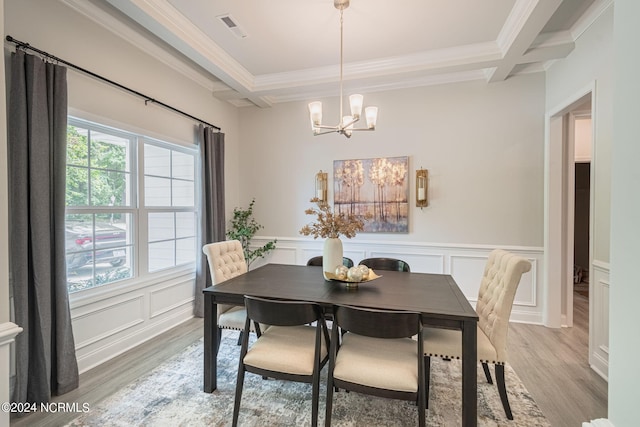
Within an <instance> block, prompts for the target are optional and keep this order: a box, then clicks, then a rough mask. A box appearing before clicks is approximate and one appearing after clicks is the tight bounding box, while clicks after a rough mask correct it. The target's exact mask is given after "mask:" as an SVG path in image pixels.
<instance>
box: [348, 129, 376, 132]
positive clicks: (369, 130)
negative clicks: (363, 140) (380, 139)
mask: <svg viewBox="0 0 640 427" xmlns="http://www.w3.org/2000/svg"><path fill="white" fill-rule="evenodd" d="M349 130H350V131H368V132H371V131H374V130H376V129H375V128H353V129H349Z"/></svg>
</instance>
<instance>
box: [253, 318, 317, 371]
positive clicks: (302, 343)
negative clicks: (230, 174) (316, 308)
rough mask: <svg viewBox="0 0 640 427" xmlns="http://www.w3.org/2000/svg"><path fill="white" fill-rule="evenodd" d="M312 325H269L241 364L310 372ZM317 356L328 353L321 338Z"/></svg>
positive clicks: (313, 361) (313, 346)
mask: <svg viewBox="0 0 640 427" xmlns="http://www.w3.org/2000/svg"><path fill="white" fill-rule="evenodd" d="M315 340H316V327H315V326H271V327H269V328H268V329H267V330H265V331H264V333H263V334H262V335H261V336H260V338H259V339H258V340H257V341H256V342H255V344H253V345H252V346H251V348H249V350H248V351H247V355H246V356H245V357H244V364H245V365H249V366H254V367H256V368H261V369H267V370H270V371H276V372H285V373H289V374H294V375H311V374H313V366H314V364H315V359H314V353H315ZM321 345H322V347H321V349H320V360H323V359H324V358H325V357H326V356H327V352H328V349H327V346H326V344H325V340H324V339H322V340H321Z"/></svg>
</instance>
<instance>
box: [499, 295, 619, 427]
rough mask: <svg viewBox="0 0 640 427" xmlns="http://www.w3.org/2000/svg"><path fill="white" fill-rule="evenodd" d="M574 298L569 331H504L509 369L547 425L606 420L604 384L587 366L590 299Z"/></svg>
mask: <svg viewBox="0 0 640 427" xmlns="http://www.w3.org/2000/svg"><path fill="white" fill-rule="evenodd" d="M573 295H574V310H573V321H574V326H573V327H572V328H561V329H549V328H546V327H544V326H534V325H525V324H519V323H512V324H511V325H510V328H509V362H510V363H511V366H512V367H513V369H514V371H515V372H516V373H517V374H518V376H519V377H520V379H521V380H522V382H523V383H524V385H525V386H526V387H527V389H528V390H529V392H530V393H531V395H532V397H533V399H534V400H535V401H536V403H538V406H539V407H540V409H542V412H544V414H545V415H546V416H547V418H548V419H549V421H550V422H551V425H553V426H559V427H564V426H581V425H582V422H584V421H590V420H593V419H596V418H606V417H607V403H608V391H607V382H606V381H605V380H603V379H602V377H600V376H599V375H598V374H596V373H595V371H593V370H592V369H591V368H590V367H589V360H588V351H589V300H588V299H587V298H585V297H584V296H582V295H580V294H578V293H574V294H573ZM507 387H508V385H507Z"/></svg>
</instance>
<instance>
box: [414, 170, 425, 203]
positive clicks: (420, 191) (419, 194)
mask: <svg viewBox="0 0 640 427" xmlns="http://www.w3.org/2000/svg"><path fill="white" fill-rule="evenodd" d="M427 174H428V172H427V170H426V169H418V170H416V206H418V207H420V208H423V207H425V206H427V204H428V203H427Z"/></svg>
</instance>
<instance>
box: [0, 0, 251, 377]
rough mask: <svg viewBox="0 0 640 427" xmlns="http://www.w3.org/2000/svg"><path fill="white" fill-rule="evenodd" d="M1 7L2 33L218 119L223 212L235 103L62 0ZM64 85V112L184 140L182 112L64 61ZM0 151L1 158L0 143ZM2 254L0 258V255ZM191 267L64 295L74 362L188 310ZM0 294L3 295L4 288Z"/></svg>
mask: <svg viewBox="0 0 640 427" xmlns="http://www.w3.org/2000/svg"><path fill="white" fill-rule="evenodd" d="M79 4H80V5H82V2H79ZM4 12H5V18H6V24H5V34H8V35H11V36H13V37H14V38H16V39H18V40H21V41H24V42H27V43H30V44H31V45H32V46H34V47H36V48H39V49H41V50H44V51H47V52H49V53H51V54H53V55H55V56H58V57H60V58H62V59H64V60H66V61H68V62H71V63H74V64H76V65H78V66H80V67H83V68H86V69H88V70H90V71H93V72H95V73H97V74H101V75H103V76H105V77H107V78H109V79H111V80H114V81H116V82H118V83H120V84H123V85H125V86H129V87H131V88H133V89H135V90H136V91H138V92H141V93H144V94H146V95H148V96H151V97H153V98H155V99H158V100H159V101H162V102H165V103H167V104H170V105H172V106H174V107H176V108H178V109H181V110H184V111H186V112H188V113H190V114H192V115H194V116H196V117H200V118H202V119H203V120H206V121H209V122H211V123H214V124H216V125H218V126H220V127H222V129H223V132H225V133H226V135H227V138H226V158H225V164H226V171H225V172H226V178H227V184H228V185H227V194H228V199H227V206H228V208H229V212H231V211H232V209H233V206H234V205H236V204H237V202H238V185H237V183H236V182H237V180H236V179H235V177H236V176H237V175H238V173H239V172H238V170H239V169H238V167H239V163H238V157H239V149H238V114H237V110H236V108H234V107H232V106H231V105H230V104H228V103H226V102H222V101H219V100H217V99H215V98H214V97H213V95H212V92H211V89H210V88H207V87H206V85H202V84H199V83H196V82H195V81H194V80H191V79H189V78H186V77H185V76H184V75H183V74H181V73H179V72H178V71H176V69H175V68H174V67H176V66H177V65H178V61H177V59H174V60H173V61H167V62H168V63H164V62H161V61H159V60H157V59H154V58H153V57H152V56H150V55H148V54H146V53H145V51H146V49H143V50H141V49H140V48H139V47H136V46H134V45H132V44H131V43H130V42H129V41H127V40H125V39H124V38H121V37H119V36H118V35H116V34H114V32H112V31H110V30H108V29H106V28H105V27H104V26H103V25H102V24H104V25H107V26H112V24H110V23H109V22H107V21H103V22H95V21H92V20H90V19H88V18H87V17H86V16H84V15H83V14H81V13H79V12H77V11H76V10H74V9H72V8H71V7H69V6H68V5H67V4H66V3H65V2H64V1H50V0H7V1H5V7H4ZM116 32H118V31H117V28H116ZM123 35H126V34H123ZM136 42H137V43H144V42H143V41H136ZM147 47H149V46H147ZM149 48H152V46H151V47H149ZM9 50H13V46H9V44H6V45H5V53H6V52H8V51H9ZM68 87H69V108H70V113H72V114H74V115H77V116H79V117H82V118H86V119H89V120H96V121H98V122H100V123H103V124H108V125H113V126H115V127H118V128H122V129H126V130H133V131H139V132H141V133H143V134H145V135H149V136H152V137H157V138H160V139H163V140H166V141H172V142H177V143H183V144H193V141H194V134H195V133H194V127H195V123H194V121H192V120H191V119H188V118H184V117H182V116H180V115H176V114H175V113H172V112H170V111H168V110H166V109H164V108H162V107H160V106H157V105H153V104H150V105H149V106H145V103H144V100H142V99H140V98H138V97H135V96H133V95H130V94H128V93H126V92H124V91H122V90H120V89H117V88H115V87H112V86H111V85H107V84H104V83H102V82H100V81H98V80H95V79H93V78H90V77H88V76H86V75H84V74H81V73H79V72H76V71H73V70H71V69H70V70H69V71H68ZM2 118H3V119H4V114H2ZM0 152H1V154H0V155H2V156H3V160H4V156H5V150H0ZM2 180H3V182H4V181H6V177H4V176H3V177H2ZM0 197H2V193H0ZM5 199H6V196H5ZM2 205H3V206H5V205H6V203H3V204H2ZM0 219H1V216H0ZM3 231H5V230H3ZM2 240H3V242H6V239H2ZM3 244H4V243H3ZM0 251H2V249H1V248H0ZM2 262H3V263H4V262H6V256H5V257H3V258H2ZM2 271H3V272H4V271H6V270H5V269H2ZM194 275H195V274H194V268H186V269H183V270H180V271H177V272H173V273H171V274H170V275H166V274H163V273H159V274H155V275H153V276H151V277H149V278H147V279H145V280H140V279H138V280H135V281H134V282H133V283H128V284H126V285H124V286H123V285H121V284H113V285H110V286H106V287H103V288H97V289H94V290H90V291H83V292H78V293H74V294H72V295H71V317H72V322H73V329H74V336H75V340H76V352H77V356H78V363H79V367H80V370H81V371H84V370H86V369H88V368H90V367H92V366H95V365H97V364H99V363H101V362H103V361H105V360H106V359H109V358H111V357H113V356H115V355H116V354H118V353H121V352H123V351H125V350H126V349H128V348H131V347H133V346H135V345H137V344H139V343H140V342H142V341H144V340H147V339H150V338H152V337H153V336H155V335H157V334H158V333H160V332H162V331H164V330H167V329H169V328H171V327H173V326H175V325H176V324H178V323H180V322H182V321H184V320H186V319H189V318H191V317H192V315H193V298H194ZM1 297H2V301H3V304H6V299H5V296H4V295H2V296H1ZM4 314H5V312H4V310H3V312H2V315H3V316H4Z"/></svg>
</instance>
